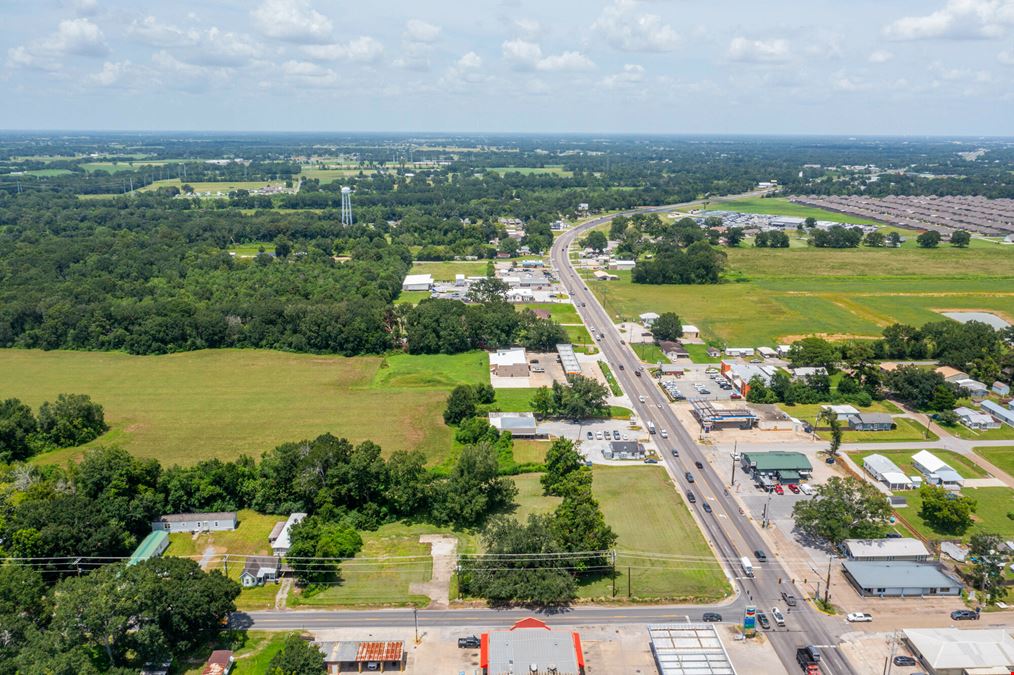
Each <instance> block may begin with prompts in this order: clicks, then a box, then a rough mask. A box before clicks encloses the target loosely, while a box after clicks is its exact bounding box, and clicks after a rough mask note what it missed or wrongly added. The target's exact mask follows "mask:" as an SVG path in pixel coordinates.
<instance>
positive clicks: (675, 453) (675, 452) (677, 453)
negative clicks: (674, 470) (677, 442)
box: [672, 448, 680, 457]
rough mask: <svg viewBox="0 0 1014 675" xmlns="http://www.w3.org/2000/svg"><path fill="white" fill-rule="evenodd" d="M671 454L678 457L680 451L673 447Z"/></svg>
mask: <svg viewBox="0 0 1014 675" xmlns="http://www.w3.org/2000/svg"><path fill="white" fill-rule="evenodd" d="M672 456H673V457H679V456H680V451H679V450H677V449H676V448H673V449H672Z"/></svg>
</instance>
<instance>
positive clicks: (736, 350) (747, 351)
mask: <svg viewBox="0 0 1014 675" xmlns="http://www.w3.org/2000/svg"><path fill="white" fill-rule="evenodd" d="M725 354H726V356H753V355H754V348H753V347H729V348H727V349H726V350H725Z"/></svg>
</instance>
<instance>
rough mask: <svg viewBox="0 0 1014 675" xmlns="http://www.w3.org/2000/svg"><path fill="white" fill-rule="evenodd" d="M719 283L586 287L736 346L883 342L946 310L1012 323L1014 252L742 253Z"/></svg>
mask: <svg viewBox="0 0 1014 675" xmlns="http://www.w3.org/2000/svg"><path fill="white" fill-rule="evenodd" d="M723 250H724V251H725V252H726V253H728V256H729V258H728V273H727V274H726V281H724V282H723V283H720V284H716V285H712V286H678V285H657V286H656V285H647V284H633V283H631V282H630V272H624V271H620V272H617V273H616V274H617V276H619V280H617V281H596V280H593V279H588V280H587V281H586V283H587V284H588V286H589V288H591V289H592V290H594V291H595V293H596V295H597V296H598V297H599V299H600V300H601V301H602V302H603V304H604V305H605V307H606V309H607V311H608V312H609V314H610V315H612V316H613V317H614V318H616V319H623V320H636V317H637V316H638V315H639V314H641V313H643V312H647V311H654V312H659V313H661V312H667V311H670V312H676V313H677V314H678V315H679V316H680V318H681V319H682V320H683V321H684V322H688V323H693V324H694V325H696V326H698V327H700V329H701V331H702V334H703V337H705V338H706V339H710V340H717V341H719V342H724V343H725V344H727V345H729V346H737V347H738V346H744V347H747V346H763V345H769V346H770V345H772V344H785V343H787V342H789V341H792V340H794V339H798V338H799V337H802V336H806V335H814V334H816V335H826V336H831V337H848V336H857V337H879V336H880V334H881V332H882V331H883V329H884V327H885V326H888V325H890V324H891V323H895V322H902V323H908V324H913V325H922V324H923V323H926V322H928V321H940V320H943V317H942V315H941V314H940V312H942V311H947V310H961V309H965V310H982V311H990V312H994V313H996V314H998V315H999V316H1001V317H1004V318H1006V319H1007V320H1009V321H1012V322H1014V275H1011V274H1010V273H1005V272H1002V271H1001V270H1014V249H1012V248H1011V247H999V246H993V247H971V248H968V249H956V248H952V247H950V246H943V247H941V248H939V249H935V250H924V249H918V248H902V249H868V248H859V249H849V250H830V249H815V248H810V247H802V248H790V249H780V250H770V249H754V248H751V247H740V248H738V249H723Z"/></svg>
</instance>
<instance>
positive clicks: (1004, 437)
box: [947, 424, 1014, 441]
mask: <svg viewBox="0 0 1014 675" xmlns="http://www.w3.org/2000/svg"><path fill="white" fill-rule="evenodd" d="M947 430H948V431H949V432H951V433H952V434H954V435H955V436H957V437H958V438H963V439H965V440H970V441H1014V427H1012V426H1009V425H1007V424H1004V425H1003V426H1001V427H1000V428H999V429H985V430H983V431H975V430H974V429H969V428H968V427H966V426H965V425H963V424H956V425H954V426H953V427H947Z"/></svg>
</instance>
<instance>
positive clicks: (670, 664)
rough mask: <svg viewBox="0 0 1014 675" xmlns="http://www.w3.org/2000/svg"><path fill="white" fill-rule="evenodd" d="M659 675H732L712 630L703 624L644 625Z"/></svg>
mask: <svg viewBox="0 0 1014 675" xmlns="http://www.w3.org/2000/svg"><path fill="white" fill-rule="evenodd" d="M648 637H649V638H650V639H651V651H652V652H653V653H654V655H655V662H656V664H657V665H658V672H659V673H660V675H736V670H735V669H734V668H733V667H732V661H730V660H729V654H728V653H727V652H726V651H725V646H724V645H723V644H722V640H721V639H720V638H719V637H718V631H716V630H715V627H714V626H713V625H711V624H707V623H667V624H657V625H653V626H648Z"/></svg>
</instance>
